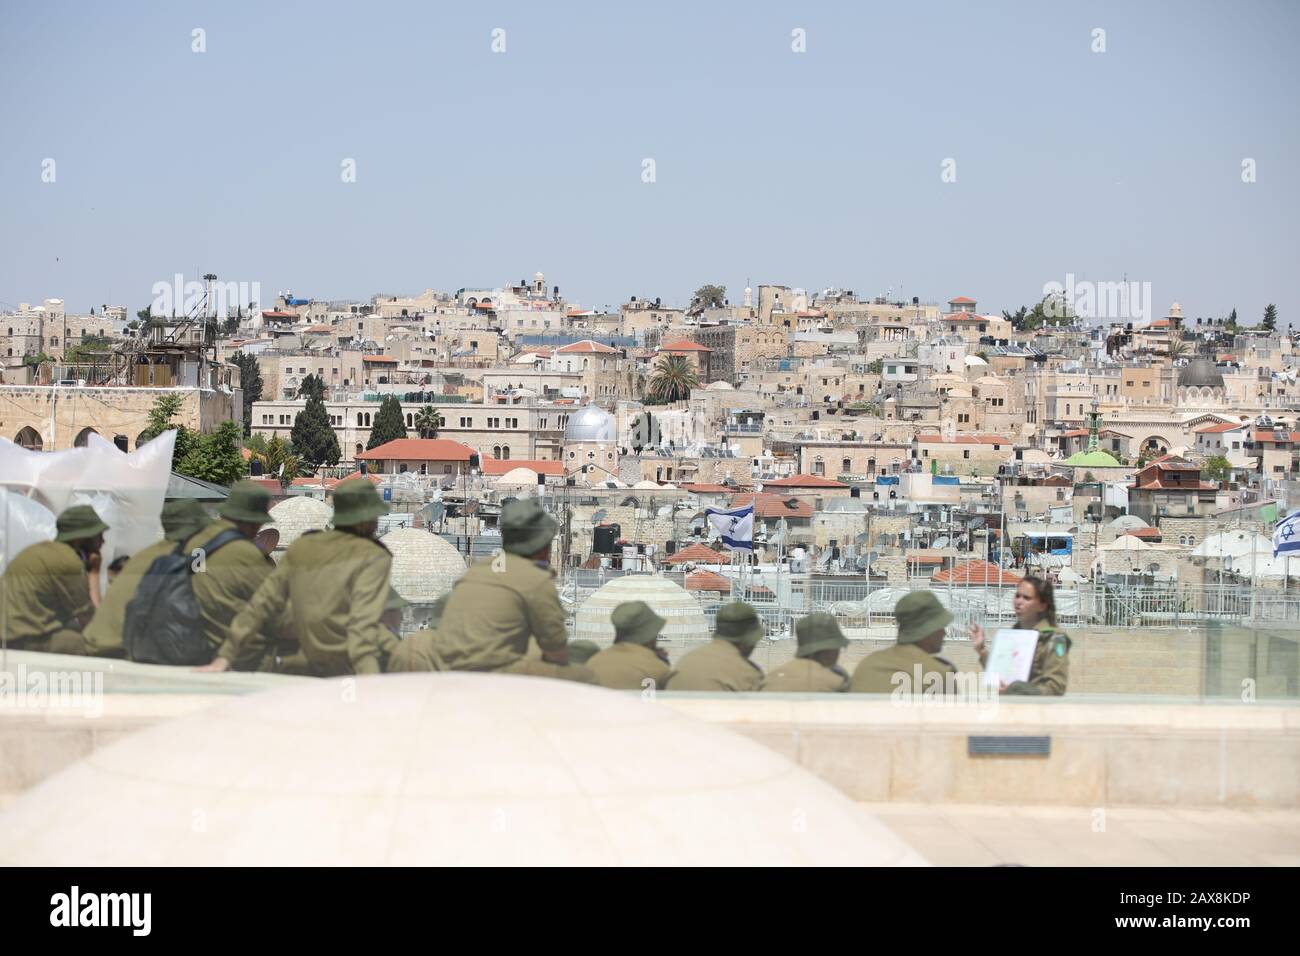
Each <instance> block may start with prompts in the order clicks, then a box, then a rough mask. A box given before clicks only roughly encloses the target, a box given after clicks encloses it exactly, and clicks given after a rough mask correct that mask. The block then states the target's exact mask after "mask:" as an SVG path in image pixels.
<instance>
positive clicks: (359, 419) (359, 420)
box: [357, 412, 365, 428]
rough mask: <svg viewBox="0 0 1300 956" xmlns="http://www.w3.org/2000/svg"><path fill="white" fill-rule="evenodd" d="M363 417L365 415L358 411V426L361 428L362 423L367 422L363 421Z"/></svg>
mask: <svg viewBox="0 0 1300 956" xmlns="http://www.w3.org/2000/svg"><path fill="white" fill-rule="evenodd" d="M363 417H364V416H363V415H362V414H361V413H360V412H357V427H358V428H360V427H361V426H362V425H364V424H365V422H364V421H362V418H363Z"/></svg>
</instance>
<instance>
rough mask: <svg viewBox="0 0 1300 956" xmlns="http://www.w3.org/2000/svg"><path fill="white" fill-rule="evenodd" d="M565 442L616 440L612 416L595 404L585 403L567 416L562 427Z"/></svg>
mask: <svg viewBox="0 0 1300 956" xmlns="http://www.w3.org/2000/svg"><path fill="white" fill-rule="evenodd" d="M564 440H565V442H566V443H567V442H614V441H618V426H617V425H616V424H615V422H614V416H613V415H611V414H610V413H609V412H607V411H605V410H604V409H603V408H600V407H598V406H596V405H586V406H584V407H582V408H580V409H578V410H577V411H576V412H574V413H573V414H572V415H570V416H569V424H568V425H566V426H565V428H564Z"/></svg>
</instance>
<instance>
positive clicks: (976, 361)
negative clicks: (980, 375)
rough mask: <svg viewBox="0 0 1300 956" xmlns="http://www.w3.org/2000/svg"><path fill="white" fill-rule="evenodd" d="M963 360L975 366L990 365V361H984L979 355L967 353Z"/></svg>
mask: <svg viewBox="0 0 1300 956" xmlns="http://www.w3.org/2000/svg"><path fill="white" fill-rule="evenodd" d="M962 361H963V362H965V363H966V364H967V365H969V366H975V365H988V364H989V363H988V362H986V361H984V360H983V359H982V358H980V357H979V356H978V355H967V356H966V357H965V358H964V359H962Z"/></svg>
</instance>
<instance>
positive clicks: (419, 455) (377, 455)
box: [357, 438, 474, 461]
mask: <svg viewBox="0 0 1300 956" xmlns="http://www.w3.org/2000/svg"><path fill="white" fill-rule="evenodd" d="M472 454H474V449H472V448H470V447H468V446H466V445H462V444H461V443H460V442H458V441H451V440H450V439H448V438H395V439H393V440H392V441H390V442H385V443H384V444H382V445H380V446H379V447H378V448H372V449H371V450H370V451H367V452H362V453H361V454H360V455H357V457H358V458H361V459H364V460H366V461H384V460H405V461H469V456H470V455H472Z"/></svg>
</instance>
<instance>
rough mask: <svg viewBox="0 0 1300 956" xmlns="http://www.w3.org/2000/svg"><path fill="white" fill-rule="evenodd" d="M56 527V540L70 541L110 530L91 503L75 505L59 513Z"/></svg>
mask: <svg viewBox="0 0 1300 956" xmlns="http://www.w3.org/2000/svg"><path fill="white" fill-rule="evenodd" d="M54 528H55V532H56V533H55V535H54V540H55V541H63V542H68V541H81V540H83V539H85V538H93V537H94V536H95V535H97V534H103V533H104V532H105V531H107V530H108V525H106V524H104V522H103V521H101V520H100V518H99V515H98V514H97V513H96V512H95V509H94V508H92V507H90V505H73V506H72V507H71V508H67V509H65V510H64V512H63V513H62V514H61V515H59V519H58V520H57V521H56V522H55V523H54Z"/></svg>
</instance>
